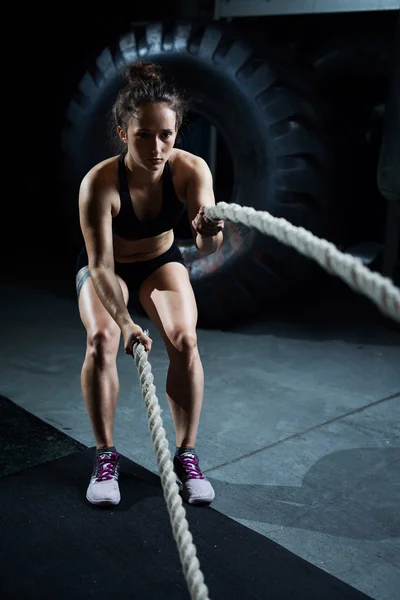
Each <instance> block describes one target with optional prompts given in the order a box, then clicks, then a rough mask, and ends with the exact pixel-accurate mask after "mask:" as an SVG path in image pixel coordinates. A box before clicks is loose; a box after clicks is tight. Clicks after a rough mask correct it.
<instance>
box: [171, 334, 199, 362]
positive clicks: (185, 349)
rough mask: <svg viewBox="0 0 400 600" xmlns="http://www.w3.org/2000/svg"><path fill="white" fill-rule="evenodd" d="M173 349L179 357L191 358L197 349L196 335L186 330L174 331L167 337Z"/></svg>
mask: <svg viewBox="0 0 400 600" xmlns="http://www.w3.org/2000/svg"><path fill="white" fill-rule="evenodd" d="M168 337H169V340H170V342H171V344H172V346H173V347H174V349H175V350H176V351H177V352H179V354H180V355H182V356H183V355H184V356H191V355H192V354H193V353H194V352H195V351H196V349H197V335H196V332H195V331H192V330H188V329H181V328H180V329H176V330H174V331H172V332H171V334H170V335H169V336H168Z"/></svg>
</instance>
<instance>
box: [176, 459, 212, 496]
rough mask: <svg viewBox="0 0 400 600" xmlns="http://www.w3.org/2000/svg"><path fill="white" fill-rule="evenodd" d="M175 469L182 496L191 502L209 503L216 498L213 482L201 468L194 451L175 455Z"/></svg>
mask: <svg viewBox="0 0 400 600" xmlns="http://www.w3.org/2000/svg"><path fill="white" fill-rule="evenodd" d="M174 470H175V474H176V477H177V483H178V486H179V489H180V490H181V492H182V496H183V498H184V500H186V502H188V503H189V504H209V503H210V502H212V501H213V500H214V498H215V492H214V490H213V487H212V485H211V483H210V482H209V481H208V480H207V479H206V477H204V475H203V473H202V472H201V471H200V468H199V459H198V458H197V456H196V455H195V454H193V453H192V452H184V453H183V454H181V455H180V456H175V457H174Z"/></svg>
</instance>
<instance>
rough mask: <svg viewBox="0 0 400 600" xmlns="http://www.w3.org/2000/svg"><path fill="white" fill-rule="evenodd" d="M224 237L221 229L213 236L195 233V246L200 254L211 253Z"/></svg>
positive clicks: (216, 248) (217, 247)
mask: <svg viewBox="0 0 400 600" xmlns="http://www.w3.org/2000/svg"><path fill="white" fill-rule="evenodd" d="M223 239H224V235H223V233H222V231H220V232H219V233H218V234H217V235H215V236H214V237H202V236H201V235H199V234H197V235H196V248H197V250H198V251H199V252H201V253H202V254H213V252H216V251H217V250H218V249H219V247H220V245H221V244H222V242H223Z"/></svg>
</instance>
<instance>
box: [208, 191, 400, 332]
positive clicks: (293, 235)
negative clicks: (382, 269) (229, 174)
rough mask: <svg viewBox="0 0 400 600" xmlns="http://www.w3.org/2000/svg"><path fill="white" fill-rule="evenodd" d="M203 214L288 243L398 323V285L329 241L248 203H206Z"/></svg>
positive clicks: (399, 291) (399, 317) (399, 292)
mask: <svg viewBox="0 0 400 600" xmlns="http://www.w3.org/2000/svg"><path fill="white" fill-rule="evenodd" d="M205 214H206V216H207V217H209V218H210V219H213V220H216V221H217V220H219V219H227V220H228V221H232V222H233V223H242V224H243V225H246V226H247V227H252V228H254V229H258V230H259V231H261V232H262V233H264V234H266V235H270V236H272V237H275V238H276V239H277V240H279V241H281V242H283V243H284V244H286V245H287V246H292V247H293V248H295V249H296V250H297V251H298V252H300V253H301V254H304V256H307V257H309V258H313V259H314V260H315V261H316V262H318V263H319V264H320V265H321V266H322V267H323V268H324V269H325V270H326V271H328V273H331V274H334V275H337V276H338V277H340V278H341V279H343V281H345V282H346V283H347V284H348V285H349V286H350V287H351V288H352V289H353V290H355V291H356V292H361V293H363V294H365V296H367V297H368V298H370V300H372V301H373V302H374V303H375V304H376V305H377V306H378V307H379V309H380V310H381V312H382V313H385V314H386V315H388V316H390V317H391V318H392V319H394V320H395V321H397V322H398V323H400V290H399V288H397V287H396V286H395V285H394V284H393V283H392V281H391V280H390V279H388V278H387V277H383V276H382V275H380V274H379V273H374V272H372V271H370V270H369V269H368V268H367V267H365V266H364V265H363V264H362V262H361V260H360V259H359V258H355V257H354V256H351V255H350V254H344V253H343V252H340V250H338V249H337V248H336V246H335V245H334V244H332V243H331V242H328V241H327V240H324V239H320V238H318V237H316V236H315V235H313V234H312V233H311V232H310V231H307V229H304V228H303V227H296V226H295V225H292V224H291V223H289V221H286V219H283V218H277V217H273V216H272V215H271V214H270V213H268V212H266V211H257V210H255V209H254V208H251V207H248V206H240V205H239V204H227V203H226V202H219V203H218V204H217V205H216V206H207V207H206V209H205Z"/></svg>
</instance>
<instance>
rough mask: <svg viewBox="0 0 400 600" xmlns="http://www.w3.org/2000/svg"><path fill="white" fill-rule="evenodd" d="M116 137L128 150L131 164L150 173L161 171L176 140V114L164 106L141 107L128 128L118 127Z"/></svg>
mask: <svg viewBox="0 0 400 600" xmlns="http://www.w3.org/2000/svg"><path fill="white" fill-rule="evenodd" d="M118 134H119V136H120V138H121V140H122V141H123V142H125V143H126V144H127V146H128V152H129V154H130V156H131V158H132V159H133V161H134V162H135V163H136V164H137V165H139V166H141V167H142V168H145V169H147V170H150V171H156V170H158V169H159V168H160V167H163V165H164V163H165V161H167V160H168V158H169V156H170V154H171V151H172V148H173V147H174V143H175V139H176V134H177V131H176V113H175V111H174V110H172V109H171V108H169V107H168V106H167V105H166V104H144V105H142V106H139V107H138V114H137V116H136V117H135V118H133V119H132V120H131V121H130V123H129V126H128V131H127V132H125V131H123V130H122V129H121V128H120V127H118Z"/></svg>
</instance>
